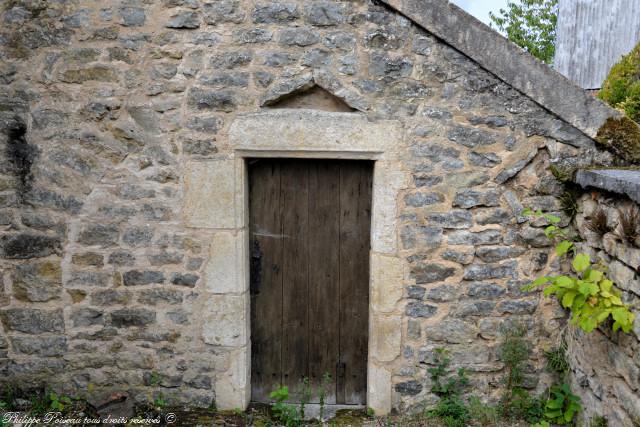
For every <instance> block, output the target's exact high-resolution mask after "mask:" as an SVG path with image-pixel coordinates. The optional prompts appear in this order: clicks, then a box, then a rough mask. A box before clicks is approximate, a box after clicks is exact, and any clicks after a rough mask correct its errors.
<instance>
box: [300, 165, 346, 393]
mask: <svg viewBox="0 0 640 427" xmlns="http://www.w3.org/2000/svg"><path fill="white" fill-rule="evenodd" d="M309 191H310V197H309V239H308V242H309V244H308V245H309V302H308V305H309V378H310V381H311V385H312V388H313V389H314V390H319V389H320V387H321V386H323V376H324V375H325V374H328V375H330V377H331V379H330V380H329V381H328V382H327V383H325V384H324V386H325V387H326V391H327V395H326V400H325V402H326V403H327V404H335V403H336V374H337V369H336V367H337V366H336V365H337V361H338V359H339V339H340V336H339V330H340V329H339V321H340V318H339V312H338V306H339V299H338V298H339V287H338V284H339V283H338V282H339V278H340V271H339V269H340V260H339V251H338V248H339V246H340V206H339V201H340V167H339V165H338V164H336V163H335V162H332V161H316V162H310V163H309ZM318 401H319V400H318V395H317V393H314V396H313V398H312V402H313V403H317V402H318Z"/></svg>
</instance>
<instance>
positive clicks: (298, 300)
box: [280, 160, 309, 400]
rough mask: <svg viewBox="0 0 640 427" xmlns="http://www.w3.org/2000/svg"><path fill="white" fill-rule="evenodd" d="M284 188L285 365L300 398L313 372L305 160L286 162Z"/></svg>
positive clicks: (285, 381) (293, 391) (286, 382)
mask: <svg viewBox="0 0 640 427" xmlns="http://www.w3.org/2000/svg"><path fill="white" fill-rule="evenodd" d="M281 174H282V175H281V176H282V185H281V187H280V197H281V215H282V233H283V260H282V261H283V262H282V266H283V268H282V279H283V281H282V283H283V291H282V304H283V308H282V366H283V379H282V382H283V384H284V385H287V386H288V387H289V394H290V396H291V398H292V399H293V400H299V399H300V394H299V391H300V388H301V384H302V379H303V378H304V377H305V376H308V372H309V353H308V350H309V339H308V338H309V327H308V301H309V275H308V270H309V257H308V252H307V249H308V237H309V233H308V228H309V218H308V213H309V179H308V178H309V176H308V175H309V174H308V167H307V164H306V163H305V162H302V161H295V160H291V161H283V162H282V167H281Z"/></svg>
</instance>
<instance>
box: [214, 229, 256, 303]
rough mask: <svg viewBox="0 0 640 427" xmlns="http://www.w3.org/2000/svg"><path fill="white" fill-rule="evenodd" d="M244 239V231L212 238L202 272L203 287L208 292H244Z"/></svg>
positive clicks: (223, 233) (222, 233)
mask: <svg viewBox="0 0 640 427" xmlns="http://www.w3.org/2000/svg"><path fill="white" fill-rule="evenodd" d="M245 239H246V233H245V232H244V231H235V232H234V231H229V232H226V231H225V232H220V233H216V234H215V235H214V236H213V238H212V239H211V246H210V248H209V260H208V262H207V265H206V267H205V270H204V279H205V286H206V289H207V290H208V291H209V292H211V293H214V294H226V293H236V294H239V293H242V292H244V291H245V290H246V287H247V286H246V280H245V277H246V269H247V268H246V266H245V265H244V264H246V259H247V257H246V256H245V247H246V245H245Z"/></svg>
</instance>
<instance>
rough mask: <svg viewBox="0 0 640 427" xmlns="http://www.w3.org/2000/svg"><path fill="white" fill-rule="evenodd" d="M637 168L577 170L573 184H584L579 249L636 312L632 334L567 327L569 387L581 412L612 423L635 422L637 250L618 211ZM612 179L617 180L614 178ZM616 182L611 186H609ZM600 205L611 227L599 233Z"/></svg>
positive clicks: (639, 363)
mask: <svg viewBox="0 0 640 427" xmlns="http://www.w3.org/2000/svg"><path fill="white" fill-rule="evenodd" d="M638 178H640V172H629V171H623V172H618V173H617V174H614V173H610V172H594V171H590V172H584V171H582V172H579V173H578V179H577V180H578V182H579V183H581V184H583V185H585V187H587V190H588V191H587V192H586V193H585V194H584V195H583V196H582V197H581V198H580V199H579V202H578V205H579V214H578V215H577V217H576V225H577V229H578V232H579V233H580V236H581V237H582V238H583V239H584V241H583V242H582V243H581V244H580V250H581V251H584V252H586V253H589V255H590V256H591V258H592V259H594V260H597V259H601V260H602V261H603V262H604V263H605V265H607V266H608V274H609V277H610V278H611V279H612V280H613V281H614V282H615V283H616V286H617V287H618V288H619V289H620V290H621V291H622V294H623V300H624V301H625V302H626V303H627V304H629V305H630V306H631V307H632V310H633V311H634V312H635V313H636V316H637V317H636V320H635V324H634V329H633V332H632V333H628V334H625V333H623V332H617V333H614V332H612V331H611V328H610V327H609V326H602V327H600V328H599V329H597V330H595V331H593V332H592V333H590V334H586V333H583V332H582V331H580V330H570V332H569V333H568V334H567V336H568V347H569V352H568V356H569V362H570V364H571V383H572V384H571V385H572V389H573V391H574V393H576V394H578V395H579V396H580V397H581V398H582V406H583V408H584V413H583V416H584V418H585V419H589V418H591V417H594V416H598V415H600V416H604V417H606V418H607V420H608V422H609V425H612V426H635V425H640V315H638V313H640V278H639V277H638V275H637V272H638V271H639V270H640V248H639V247H638V245H637V243H636V245H632V244H630V243H628V242H626V241H624V240H623V239H622V238H621V237H620V236H619V233H618V232H617V227H618V223H619V216H620V212H621V211H623V212H624V210H625V209H628V208H630V207H632V206H633V205H634V204H635V203H637V202H634V201H633V200H631V199H630V198H628V197H627V196H626V195H623V194H617V193H613V192H609V191H606V190H603V189H607V188H608V189H610V190H616V191H618V192H620V193H627V194H630V196H631V197H633V193H632V192H629V190H631V189H632V187H633V186H635V187H636V191H638V190H639V189H640V186H638V184H634V183H633V182H634V181H637V180H638ZM612 180H615V181H616V182H613V181H612ZM614 184H615V185H614ZM598 209H600V210H602V211H603V212H604V213H605V214H606V216H607V224H608V226H609V227H610V228H611V231H610V232H608V233H605V234H604V235H600V234H598V233H596V232H593V231H591V230H590V228H589V224H590V221H591V218H593V216H594V214H595V212H596V211H597V210H598Z"/></svg>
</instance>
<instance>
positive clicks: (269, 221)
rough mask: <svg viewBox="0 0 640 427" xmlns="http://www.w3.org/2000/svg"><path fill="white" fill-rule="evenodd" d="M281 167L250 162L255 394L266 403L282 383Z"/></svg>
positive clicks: (252, 380)
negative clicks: (275, 387) (271, 393)
mask: <svg viewBox="0 0 640 427" xmlns="http://www.w3.org/2000/svg"><path fill="white" fill-rule="evenodd" d="M280 193H281V192H280V165H279V163H277V162H269V161H257V160H254V161H251V163H250V164H249V215H250V232H251V239H250V245H251V248H250V251H251V252H250V253H251V272H250V292H251V398H252V400H254V401H260V402H266V401H268V400H269V393H270V392H271V391H272V390H273V388H274V385H276V386H277V384H280V383H281V382H282V353H281V351H282V348H281V346H282V328H281V325H282V222H281V207H280Z"/></svg>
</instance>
